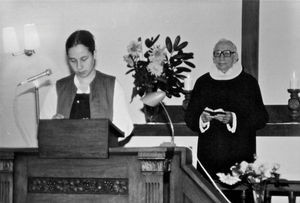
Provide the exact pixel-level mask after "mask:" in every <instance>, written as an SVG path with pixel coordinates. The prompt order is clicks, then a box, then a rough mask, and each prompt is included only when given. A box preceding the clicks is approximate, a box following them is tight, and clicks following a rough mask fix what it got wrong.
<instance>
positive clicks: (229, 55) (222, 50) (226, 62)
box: [213, 43, 237, 73]
mask: <svg viewBox="0 0 300 203" xmlns="http://www.w3.org/2000/svg"><path fill="white" fill-rule="evenodd" d="M213 61H214V64H216V67H217V68H218V69H219V70H220V71H222V72H223V73H226V72H227V71H228V70H229V69H230V68H231V67H232V65H233V64H234V63H235V62H236V61H237V58H236V53H235V52H234V50H233V47H232V46H231V45H230V44H228V43H219V44H217V45H216V47H215V49H214V56H213Z"/></svg>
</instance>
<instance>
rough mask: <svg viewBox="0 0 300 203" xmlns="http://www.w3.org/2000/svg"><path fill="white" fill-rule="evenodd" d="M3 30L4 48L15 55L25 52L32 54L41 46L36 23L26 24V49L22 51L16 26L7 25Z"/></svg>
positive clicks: (28, 54)
mask: <svg viewBox="0 0 300 203" xmlns="http://www.w3.org/2000/svg"><path fill="white" fill-rule="evenodd" d="M2 32H3V48H4V52H5V53H10V54H12V55H13V56H18V55H21V54H25V55H26V56H31V55H32V54H34V53H35V49H36V48H38V47H39V46H40V39H39V35H38V33H37V29H36V26H35V25H34V24H26V25H24V51H20V47H19V43H18V40H17V34H16V31H15V28H14V27H5V28H3V29H2Z"/></svg>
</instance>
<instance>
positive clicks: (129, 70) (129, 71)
mask: <svg viewBox="0 0 300 203" xmlns="http://www.w3.org/2000/svg"><path fill="white" fill-rule="evenodd" d="M132 71H134V68H132V69H130V70H129V71H127V72H126V73H125V74H126V75H127V74H128V73H131V72H132Z"/></svg>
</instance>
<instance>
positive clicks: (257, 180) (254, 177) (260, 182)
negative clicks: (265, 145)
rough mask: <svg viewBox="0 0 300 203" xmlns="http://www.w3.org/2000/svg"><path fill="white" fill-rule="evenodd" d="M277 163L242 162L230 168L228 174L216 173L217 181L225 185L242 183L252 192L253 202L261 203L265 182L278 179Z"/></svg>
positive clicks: (278, 166)
mask: <svg viewBox="0 0 300 203" xmlns="http://www.w3.org/2000/svg"><path fill="white" fill-rule="evenodd" d="M279 168H280V165H279V164H277V163H274V164H268V163H262V162H260V161H258V160H255V161H254V162H253V163H248V162H246V161H242V162H241V163H240V164H236V165H234V166H232V167H231V168H230V170H231V173H230V174H224V173H217V176H218V177H219V180H220V181H221V182H222V183H225V184H226V185H235V184H237V183H244V184H246V185H248V186H249V188H250V189H252V190H253V191H254V194H255V196H254V197H255V202H263V198H264V197H263V196H264V190H265V184H266V181H267V180H270V179H275V180H278V179H279V175H280V174H279V173H278V169H279Z"/></svg>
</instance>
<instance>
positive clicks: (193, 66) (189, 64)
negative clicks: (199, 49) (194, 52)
mask: <svg viewBox="0 0 300 203" xmlns="http://www.w3.org/2000/svg"><path fill="white" fill-rule="evenodd" d="M183 62H184V63H185V64H186V65H188V66H189V67H191V68H195V67H196V66H195V64H193V63H192V62H189V61H183Z"/></svg>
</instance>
